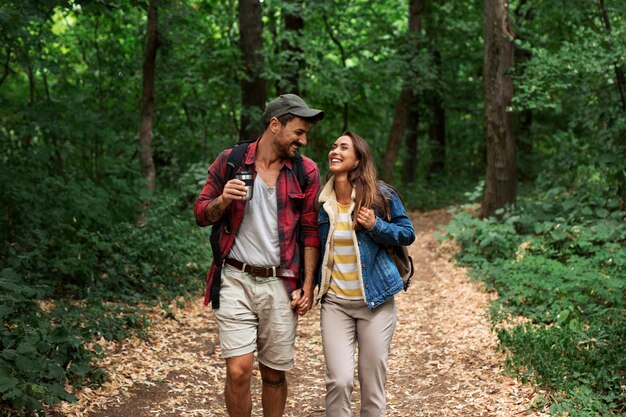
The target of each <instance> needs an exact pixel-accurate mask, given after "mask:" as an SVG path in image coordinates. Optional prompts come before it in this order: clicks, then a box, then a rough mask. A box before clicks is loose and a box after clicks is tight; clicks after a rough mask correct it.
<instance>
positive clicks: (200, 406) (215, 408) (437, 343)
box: [48, 210, 549, 417]
mask: <svg viewBox="0 0 626 417" xmlns="http://www.w3.org/2000/svg"><path fill="white" fill-rule="evenodd" d="M411 217H412V219H413V223H414V226H415V231H416V235H417V239H416V241H415V243H414V244H413V245H412V246H411V247H410V248H409V252H410V253H411V255H412V256H413V259H414V261H415V264H416V274H415V276H414V278H413V283H412V286H411V288H410V289H409V290H408V292H405V293H401V294H399V295H398V296H396V303H397V308H398V325H397V327H396V332H395V334H394V339H393V342H392V346H391V352H390V357H389V365H388V382H387V400H388V406H387V416H388V417H407V416H409V417H420V416H424V417H425V416H438V417H439V416H470V417H474V416H507V417H508V416H537V417H540V416H547V415H549V414H548V413H546V412H545V410H536V409H532V408H531V406H532V404H533V402H534V401H535V400H536V399H537V398H538V397H540V396H541V395H542V393H541V392H539V391H537V390H536V389H535V388H533V387H532V386H529V385H524V384H522V383H520V382H519V381H517V380H516V379H513V378H511V377H509V376H507V375H506V374H505V373H504V372H503V370H502V365H503V362H504V357H503V355H502V354H501V353H499V352H497V349H496V347H497V340H496V336H495V335H494V334H493V332H492V331H491V330H490V326H489V322H488V319H487V318H486V317H485V312H486V309H487V308H488V305H489V303H490V301H492V299H493V297H494V295H493V294H489V293H487V292H485V291H484V290H483V289H482V287H481V286H480V284H478V283H476V282H473V281H471V280H470V279H469V278H468V276H467V274H466V271H465V270H464V269H462V268H459V267H457V266H455V265H454V262H453V260H452V259H451V258H452V255H453V254H454V250H455V248H454V247H453V245H452V243H451V242H446V243H444V244H439V243H438V241H437V239H436V237H435V234H436V233H437V232H438V231H439V226H440V225H443V224H446V223H447V222H448V221H449V220H450V216H449V214H448V213H447V212H446V211H445V210H437V211H431V212H426V213H417V212H416V213H412V214H411ZM152 320H153V327H152V328H151V330H150V334H149V337H148V338H147V339H146V340H131V341H127V342H125V343H124V344H115V343H104V342H102V346H104V348H105V350H106V351H107V355H106V356H105V357H103V358H102V359H101V361H100V364H99V365H100V366H102V367H103V368H104V369H105V370H106V371H107V373H108V379H107V381H106V383H105V384H104V385H103V386H102V387H101V388H98V389H93V390H91V389H85V390H81V391H80V392H75V393H74V394H75V395H76V396H77V397H78V398H79V400H78V401H77V402H76V403H73V404H67V403H64V404H60V405H57V406H55V407H53V408H52V409H50V410H49V414H48V415H51V416H53V417H60V416H72V417H128V416H132V417H148V416H150V417H195V416H225V415H226V411H225V406H224V399H223V381H224V377H225V368H224V361H223V360H222V359H221V358H220V349H219V343H218V340H217V326H216V324H215V319H214V317H213V313H212V311H211V309H210V308H208V307H204V306H203V305H202V300H200V299H198V300H196V301H195V302H192V303H190V302H188V303H186V305H185V307H184V308H182V309H174V318H171V317H170V318H166V317H163V315H162V314H158V313H155V315H154V317H152ZM296 348H297V352H296V366H295V368H294V369H293V370H292V371H291V372H290V373H288V383H289V395H288V399H287V406H286V411H285V415H286V416H294V417H318V416H324V415H325V412H324V392H325V388H324V372H325V371H324V356H323V353H322V343H321V336H320V328H319V306H314V308H313V310H311V311H310V312H308V313H307V314H306V315H305V317H303V318H301V319H300V322H299V325H298V339H297V341H296ZM260 388H261V383H260V377H259V373H258V370H257V369H256V368H255V371H254V375H253V382H252V400H253V413H252V414H253V416H261V415H262V412H261V403H260ZM353 410H354V412H353V416H357V415H358V410H359V389H358V380H357V383H356V388H355V392H354V394H353Z"/></svg>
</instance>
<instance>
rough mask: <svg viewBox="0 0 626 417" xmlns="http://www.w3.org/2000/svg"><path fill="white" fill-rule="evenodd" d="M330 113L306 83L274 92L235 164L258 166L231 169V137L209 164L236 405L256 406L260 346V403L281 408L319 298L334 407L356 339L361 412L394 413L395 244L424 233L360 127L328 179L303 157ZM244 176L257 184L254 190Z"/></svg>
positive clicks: (203, 207)
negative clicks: (306, 319)
mask: <svg viewBox="0 0 626 417" xmlns="http://www.w3.org/2000/svg"><path fill="white" fill-rule="evenodd" d="M323 118H324V112H323V111H321V110H317V109H312V108H310V107H309V106H308V105H307V104H306V103H305V102H304V100H302V99H301V98H300V97H298V96H297V95H294V94H284V95H281V96H279V97H277V98H276V99H274V100H272V101H271V102H270V103H269V104H268V105H267V106H266V108H265V111H264V113H263V122H264V127H265V130H264V131H263V134H262V135H261V136H260V137H259V138H258V139H257V140H256V141H255V142H252V143H250V144H249V145H248V147H247V149H246V151H245V154H244V156H243V160H242V163H241V164H240V166H238V167H234V171H235V173H236V172H240V171H249V172H251V173H252V174H253V175H252V178H253V181H250V182H249V183H248V185H246V183H245V182H244V181H241V180H239V179H235V178H233V179H230V178H229V175H228V173H229V169H228V162H229V155H230V153H231V152H232V149H227V150H225V151H223V152H222V153H221V154H220V155H219V156H218V157H217V159H216V160H215V161H214V162H213V164H211V166H210V167H209V170H208V177H207V181H206V183H205V185H204V187H203V189H202V192H201V194H200V196H199V197H198V199H197V201H196V203H195V205H194V214H195V217H196V221H197V223H198V224H199V225H200V226H208V225H214V224H218V225H219V226H218V227H219V230H216V233H217V235H216V245H215V246H214V249H213V250H214V252H216V251H219V254H216V253H214V258H215V259H218V260H221V262H219V265H217V264H216V263H215V262H214V263H213V265H212V266H211V270H210V271H209V274H208V279H207V293H206V297H205V302H206V303H208V302H209V300H212V301H213V309H214V312H215V318H216V321H217V323H218V327H219V339H220V346H221V352H222V357H223V358H224V359H225V361H226V370H227V371H226V383H225V390H224V397H225V401H226V408H227V411H228V414H229V416H230V417H235V416H246V417H249V416H250V415H251V413H252V400H251V393H250V383H251V378H252V369H253V365H254V354H255V352H256V354H257V358H258V361H259V370H260V373H261V380H262V384H263V385H262V406H263V415H264V416H266V417H270V416H282V415H283V412H284V409H285V402H286V399H287V381H286V377H285V372H286V371H288V370H290V369H291V368H292V367H293V362H294V345H295V337H296V326H297V321H298V316H303V315H304V314H306V313H307V312H308V311H309V310H310V309H311V308H312V307H313V302H314V301H315V302H316V303H319V304H321V308H320V323H321V332H322V342H323V348H324V357H325V361H326V415H327V416H329V417H344V416H345V417H350V416H352V412H351V404H350V394H351V392H352V390H353V387H354V369H355V360H354V353H355V349H356V347H357V346H358V352H359V355H358V356H359V357H358V377H359V382H360V387H361V414H360V415H361V416H362V417H364V416H372V417H374V416H376V417H379V416H384V415H385V407H386V399H385V383H386V373H387V371H386V370H387V357H388V353H389V346H390V345H391V339H392V336H393V332H394V329H395V326H396V307H395V304H394V299H393V297H394V295H395V294H396V293H398V292H400V291H401V290H402V289H403V284H402V279H401V277H400V274H399V273H398V271H397V269H396V267H395V265H394V263H393V261H392V260H391V258H390V257H389V256H388V254H387V251H386V248H387V247H388V246H391V245H405V246H406V245H410V244H411V243H412V242H413V240H414V239H415V234H414V231H413V226H412V224H411V220H410V219H409V217H408V216H407V213H406V210H405V208H404V205H403V203H402V201H401V199H400V197H399V195H398V193H397V192H396V190H395V189H394V188H393V187H391V186H390V185H388V184H386V183H384V182H382V181H380V180H379V179H378V178H377V176H376V167H375V164H374V160H373V157H372V152H371V150H370V147H369V145H368V144H367V142H366V141H365V140H364V139H363V138H362V137H361V136H359V135H357V134H356V133H353V132H344V133H343V134H341V136H339V138H337V140H336V141H335V142H334V143H333V144H332V145H331V148H330V151H329V153H328V170H329V172H328V175H327V178H326V181H325V183H324V184H323V185H322V184H321V181H320V174H319V170H318V167H317V165H316V164H315V162H313V161H312V160H311V159H309V158H307V157H304V156H302V157H301V159H300V157H299V154H298V149H299V148H300V147H301V146H306V145H307V141H308V134H309V131H310V128H311V126H312V125H313V124H315V123H317V122H318V121H320V120H322V119H323ZM297 155H298V157H297ZM296 165H300V166H298V167H297V166H296ZM231 169H233V168H231ZM298 169H301V170H303V173H304V176H305V178H306V186H305V187H301V186H300V183H299V181H298V178H297V175H296V173H295V172H296V171H297V170H298ZM246 187H253V193H252V195H253V197H252V198H251V199H248V197H247V195H248V196H249V190H247V188H246ZM225 220H227V221H225ZM298 234H300V235H301V236H300V237H299V238H298V237H297V235H298ZM298 245H303V246H304V250H303V251H300V248H299V247H298ZM302 254H303V256H304V268H303V270H302V271H303V273H301V272H300V257H301V256H302ZM299 275H303V276H299ZM216 284H217V285H216Z"/></svg>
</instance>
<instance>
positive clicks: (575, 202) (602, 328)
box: [447, 166, 626, 417]
mask: <svg viewBox="0 0 626 417" xmlns="http://www.w3.org/2000/svg"><path fill="white" fill-rule="evenodd" d="M574 178H575V181H574V184H573V186H571V187H566V186H563V185H558V186H555V187H551V188H549V189H548V190H547V191H545V192H543V193H537V194H535V195H531V196H529V197H527V198H526V199H523V200H520V201H519V203H518V205H517V206H516V207H515V208H507V209H505V210H501V211H500V212H499V215H500V218H499V219H495V218H489V219H482V220H481V219H478V218H476V217H475V216H473V215H471V214H470V213H469V212H467V211H461V212H458V213H456V215H455V218H454V220H453V221H452V222H451V223H450V225H449V226H448V228H447V237H449V238H453V239H456V240H457V241H458V242H459V246H460V252H459V254H458V259H459V261H460V262H462V263H464V264H466V265H469V266H471V274H472V275H473V276H474V277H476V278H477V279H480V280H482V281H483V282H485V284H486V286H487V289H488V290H493V291H497V293H498V296H499V297H498V299H497V300H496V301H495V302H494V303H493V304H492V305H491V307H490V317H491V320H492V322H493V326H494V329H495V330H496V332H497V334H498V338H499V341H500V347H501V349H502V350H503V351H504V352H505V353H506V354H507V359H506V365H507V367H508V369H509V370H510V371H512V372H513V373H515V374H516V375H517V376H519V377H520V378H522V379H523V380H524V381H532V382H534V383H537V384H540V385H542V386H543V387H545V388H548V390H549V392H551V393H552V394H551V395H550V397H549V398H548V399H546V401H548V402H549V403H550V410H551V413H552V414H554V415H569V416H572V417H573V416H599V415H602V416H604V415H612V414H615V413H622V412H625V411H626V350H625V349H624V346H626V297H624V294H625V293H626V250H625V247H626V221H625V220H626V212H625V211H624V203H625V201H624V200H623V196H620V194H619V190H620V186H619V184H617V185H614V186H611V185H610V182H609V181H607V180H606V179H607V178H609V176H608V175H606V170H604V169H594V168H592V167H590V166H581V167H578V168H577V170H576V175H574ZM520 318H522V319H521V320H520Z"/></svg>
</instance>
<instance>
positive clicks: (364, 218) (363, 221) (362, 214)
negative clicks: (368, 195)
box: [356, 207, 376, 230]
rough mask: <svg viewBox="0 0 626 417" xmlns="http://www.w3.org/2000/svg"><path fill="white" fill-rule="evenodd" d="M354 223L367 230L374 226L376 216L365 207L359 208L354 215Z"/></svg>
mask: <svg viewBox="0 0 626 417" xmlns="http://www.w3.org/2000/svg"><path fill="white" fill-rule="evenodd" d="M356 221H357V223H359V224H360V225H361V226H363V228H365V229H367V230H369V229H371V228H372V227H374V225H375V224H376V215H375V214H374V210H372V209H368V208H367V207H361V209H360V210H359V212H358V213H357V215H356Z"/></svg>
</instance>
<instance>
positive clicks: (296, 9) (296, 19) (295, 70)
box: [278, 0, 304, 95]
mask: <svg viewBox="0 0 626 417" xmlns="http://www.w3.org/2000/svg"><path fill="white" fill-rule="evenodd" d="M284 7H286V8H287V10H286V12H285V15H284V17H283V20H284V24H285V35H286V36H285V37H284V38H283V41H282V44H281V48H282V51H283V53H284V54H285V56H286V59H285V69H284V74H285V76H284V78H283V79H282V80H278V94H279V95H280V94H285V93H292V94H298V95H299V94H300V88H299V85H298V84H299V79H300V73H301V72H302V70H303V69H304V52H303V51H302V48H301V47H300V38H301V37H302V30H303V29H304V20H303V19H302V16H301V11H302V0H288V1H285V5H284Z"/></svg>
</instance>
